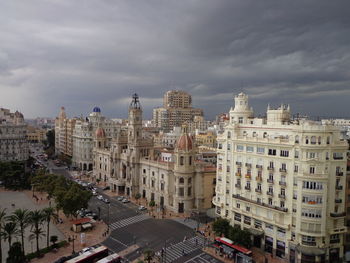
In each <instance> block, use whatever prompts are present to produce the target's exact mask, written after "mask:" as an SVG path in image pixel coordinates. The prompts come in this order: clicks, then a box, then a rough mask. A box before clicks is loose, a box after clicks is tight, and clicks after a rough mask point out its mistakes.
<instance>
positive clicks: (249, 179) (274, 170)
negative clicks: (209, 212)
mask: <svg viewBox="0 0 350 263" xmlns="http://www.w3.org/2000/svg"><path fill="white" fill-rule="evenodd" d="M347 147H348V144H347V142H346V141H344V140H342V139H341V138H340V133H339V129H338V128H337V127H335V126H333V125H320V124H317V123H315V122H312V121H308V120H302V121H299V120H294V121H293V120H291V118H290V108H289V106H286V105H282V106H281V107H279V108H278V109H272V108H270V107H268V109H267V118H254V117H253V110H252V108H250V107H249V105H248V96H247V95H245V94H243V93H240V94H239V95H238V96H236V97H235V107H234V108H231V110H230V113H229V120H228V122H227V124H226V126H225V127H224V133H222V134H220V135H218V149H217V153H218V165H217V186H216V197H215V198H214V199H213V203H214V204H215V206H216V212H217V214H218V215H220V216H221V217H223V218H227V219H228V220H229V221H230V222H231V224H232V225H239V226H241V227H242V228H246V229H250V230H251V232H252V233H253V235H254V245H255V246H257V247H261V248H262V249H264V250H265V251H266V252H268V253H273V254H274V255H275V256H277V257H280V258H284V259H286V261H288V262H331V261H334V260H337V259H339V258H342V256H343V254H344V251H343V243H344V240H343V234H344V233H345V232H346V231H347V228H346V227H345V226H344V216H345V210H344V209H345V208H344V203H345V191H344V189H345V176H344V175H345V173H346V151H347Z"/></svg>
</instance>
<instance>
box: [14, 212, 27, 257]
mask: <svg viewBox="0 0 350 263" xmlns="http://www.w3.org/2000/svg"><path fill="white" fill-rule="evenodd" d="M9 219H10V220H11V221H12V222H15V223H16V224H17V225H18V226H19V232H20V234H21V239H22V252H23V253H24V231H25V229H26V228H27V226H28V225H29V219H30V218H29V211H28V210H27V209H16V210H15V211H14V212H13V213H12V215H11V216H9Z"/></svg>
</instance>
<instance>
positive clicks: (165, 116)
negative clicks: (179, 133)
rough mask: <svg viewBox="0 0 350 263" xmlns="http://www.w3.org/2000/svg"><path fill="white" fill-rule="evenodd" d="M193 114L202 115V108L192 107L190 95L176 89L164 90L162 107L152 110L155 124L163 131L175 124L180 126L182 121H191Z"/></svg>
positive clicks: (168, 129)
mask: <svg viewBox="0 0 350 263" xmlns="http://www.w3.org/2000/svg"><path fill="white" fill-rule="evenodd" d="M195 116H203V110H202V109H196V108H193V107H192V97H191V95H190V94H188V93H187V92H184V91H178V90H171V91H168V92H166V93H165V95H164V99H163V107H160V108H156V109H154V110H153V122H154V124H155V126H156V127H158V128H161V129H162V130H164V131H170V130H171V129H173V127H176V126H178V127H181V126H182V124H183V123H184V122H188V123H191V122H193V121H194V118H195ZM202 125H203V124H202Z"/></svg>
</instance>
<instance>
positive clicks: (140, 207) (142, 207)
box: [138, 205, 147, 211]
mask: <svg viewBox="0 0 350 263" xmlns="http://www.w3.org/2000/svg"><path fill="white" fill-rule="evenodd" d="M138 209H139V210H140V211H143V210H147V208H146V207H144V206H143V205H140V206H139V208H138Z"/></svg>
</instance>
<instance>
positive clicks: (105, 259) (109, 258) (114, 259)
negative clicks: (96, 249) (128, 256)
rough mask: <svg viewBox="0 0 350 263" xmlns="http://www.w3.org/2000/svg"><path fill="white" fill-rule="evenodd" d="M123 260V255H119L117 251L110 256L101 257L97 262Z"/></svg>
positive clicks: (111, 262) (109, 262) (116, 262)
mask: <svg viewBox="0 0 350 263" xmlns="http://www.w3.org/2000/svg"><path fill="white" fill-rule="evenodd" d="M121 260H122V258H121V256H119V255H118V254H117V253H114V254H112V255H109V256H108V257H105V258H103V259H100V260H99V261H97V262H96V263H120V262H121Z"/></svg>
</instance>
